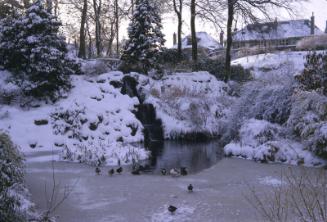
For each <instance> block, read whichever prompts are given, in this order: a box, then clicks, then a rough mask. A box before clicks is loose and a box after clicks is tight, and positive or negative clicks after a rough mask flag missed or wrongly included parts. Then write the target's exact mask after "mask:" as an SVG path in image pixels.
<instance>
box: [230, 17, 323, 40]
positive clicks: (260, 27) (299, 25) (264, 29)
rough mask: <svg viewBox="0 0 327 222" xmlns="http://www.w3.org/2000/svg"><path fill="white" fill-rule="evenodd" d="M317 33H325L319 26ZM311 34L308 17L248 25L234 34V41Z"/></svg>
mask: <svg viewBox="0 0 327 222" xmlns="http://www.w3.org/2000/svg"><path fill="white" fill-rule="evenodd" d="M314 31H315V32H314V33H315V35H322V34H324V33H323V32H322V31H321V30H320V29H319V28H318V27H317V26H315V29H314ZM310 35H311V22H310V20H308V19H301V20H289V21H275V22H266V23H256V24H251V25H247V26H246V27H245V28H243V29H241V30H239V31H237V32H235V33H234V35H233V39H234V41H250V40H264V39H266V40H267V39H285V38H292V37H305V36H310Z"/></svg>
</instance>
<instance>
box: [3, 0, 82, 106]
mask: <svg viewBox="0 0 327 222" xmlns="http://www.w3.org/2000/svg"><path fill="white" fill-rule="evenodd" d="M60 26H61V23H60V22H59V21H58V20H57V19H56V18H55V17H54V16H52V15H51V14H50V13H48V12H47V10H46V9H45V8H44V6H43V2H42V0H37V1H36V2H35V3H34V4H33V5H31V6H30V7H29V8H28V9H27V11H26V13H25V15H23V16H20V17H19V18H17V19H8V18H7V19H3V20H2V21H1V25H0V58H2V59H1V60H0V65H2V66H3V67H4V68H5V69H7V70H9V71H11V72H12V73H13V75H14V79H15V82H16V84H17V85H19V86H20V87H21V88H22V91H23V92H24V94H25V95H26V96H32V97H35V98H39V99H46V100H49V99H50V100H51V101H52V102H54V101H55V100H56V99H57V98H58V97H60V95H61V94H62V93H63V92H64V91H67V90H69V89H70V86H71V85H70V77H69V75H70V74H73V73H74V72H75V71H76V70H78V65H76V64H74V62H72V61H71V60H69V59H68V58H67V57H66V54H67V48H66V43H65V41H64V38H63V37H61V36H59V34H58V33H59V28H60Z"/></svg>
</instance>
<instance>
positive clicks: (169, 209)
mask: <svg viewBox="0 0 327 222" xmlns="http://www.w3.org/2000/svg"><path fill="white" fill-rule="evenodd" d="M176 210H177V207H175V206H173V205H170V206H169V207H168V211H169V212H170V213H172V214H173V213H174V212H175V211H176Z"/></svg>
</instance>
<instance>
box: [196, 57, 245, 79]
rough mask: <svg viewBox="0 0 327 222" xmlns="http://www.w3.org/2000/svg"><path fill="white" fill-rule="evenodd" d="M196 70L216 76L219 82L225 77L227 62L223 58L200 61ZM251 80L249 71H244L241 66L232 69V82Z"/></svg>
mask: <svg viewBox="0 0 327 222" xmlns="http://www.w3.org/2000/svg"><path fill="white" fill-rule="evenodd" d="M194 68H195V69H196V70H199V71H207V72H209V73H211V74H213V75H214V76H216V78H217V79H219V80H223V79H224V77H225V76H224V75H225V60H224V59H223V58H221V59H217V60H213V59H203V60H201V61H199V62H198V63H197V64H196V65H195V67H194ZM249 79H251V73H250V71H249V70H247V69H244V68H243V67H242V66H240V65H237V66H232V67H231V80H235V81H246V80H249Z"/></svg>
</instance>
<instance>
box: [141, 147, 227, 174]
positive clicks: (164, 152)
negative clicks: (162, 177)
mask: <svg viewBox="0 0 327 222" xmlns="http://www.w3.org/2000/svg"><path fill="white" fill-rule="evenodd" d="M149 150H151V154H152V155H151V157H150V159H149V160H148V161H145V162H144V163H143V164H148V165H149V166H150V167H151V169H152V171H153V172H154V173H156V174H160V170H161V169H163V168H164V169H167V170H169V169H172V168H176V169H180V168H181V167H186V169H187V171H188V172H189V173H197V172H200V171H201V170H204V169H207V168H209V167H211V166H212V165H214V164H216V163H217V162H218V161H219V160H221V159H222V158H223V155H224V154H223V150H222V149H221V148H220V146H219V142H218V141H209V142H198V143H194V142H181V141H165V143H164V144H152V145H150V148H149Z"/></svg>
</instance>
